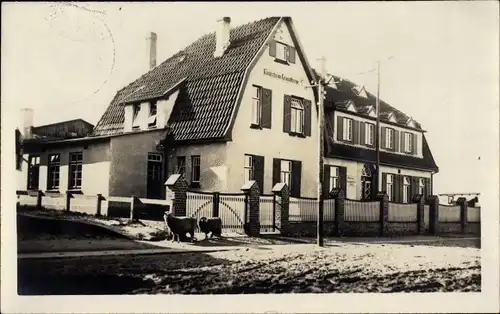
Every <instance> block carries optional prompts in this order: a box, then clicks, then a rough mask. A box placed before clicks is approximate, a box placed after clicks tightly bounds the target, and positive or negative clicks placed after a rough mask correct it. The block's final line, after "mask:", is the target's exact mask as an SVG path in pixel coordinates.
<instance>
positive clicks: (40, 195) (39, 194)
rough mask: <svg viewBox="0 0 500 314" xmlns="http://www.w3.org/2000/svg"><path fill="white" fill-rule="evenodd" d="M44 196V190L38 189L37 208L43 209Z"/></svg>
mask: <svg viewBox="0 0 500 314" xmlns="http://www.w3.org/2000/svg"><path fill="white" fill-rule="evenodd" d="M42 196H43V192H42V191H40V190H38V191H37V192H36V209H37V210H41V209H42Z"/></svg>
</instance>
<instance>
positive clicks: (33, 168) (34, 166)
mask: <svg viewBox="0 0 500 314" xmlns="http://www.w3.org/2000/svg"><path fill="white" fill-rule="evenodd" d="M28 162H29V166H28V167H29V168H28V190H38V182H39V179H40V156H29V158H28Z"/></svg>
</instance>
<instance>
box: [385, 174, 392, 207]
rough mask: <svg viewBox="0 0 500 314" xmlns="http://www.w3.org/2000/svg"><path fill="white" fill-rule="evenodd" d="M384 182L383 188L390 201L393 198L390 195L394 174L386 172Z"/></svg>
mask: <svg viewBox="0 0 500 314" xmlns="http://www.w3.org/2000/svg"><path fill="white" fill-rule="evenodd" d="M386 178H387V179H386V183H385V189H386V193H387V196H388V197H389V201H390V202H391V201H392V200H393V199H394V195H392V190H393V189H392V187H393V186H394V175H393V174H390V173H388V174H387V175H386Z"/></svg>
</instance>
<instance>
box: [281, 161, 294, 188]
mask: <svg viewBox="0 0 500 314" xmlns="http://www.w3.org/2000/svg"><path fill="white" fill-rule="evenodd" d="M280 182H282V183H286V185H287V186H288V188H289V189H291V185H292V162H291V161H290V160H281V166H280Z"/></svg>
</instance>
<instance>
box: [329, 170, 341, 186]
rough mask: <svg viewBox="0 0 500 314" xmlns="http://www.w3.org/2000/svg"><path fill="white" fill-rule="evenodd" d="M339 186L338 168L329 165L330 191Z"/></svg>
mask: <svg viewBox="0 0 500 314" xmlns="http://www.w3.org/2000/svg"><path fill="white" fill-rule="evenodd" d="M339 186H340V185H339V168H338V167H335V166H330V191H331V190H333V189H334V188H338V187H339Z"/></svg>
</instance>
